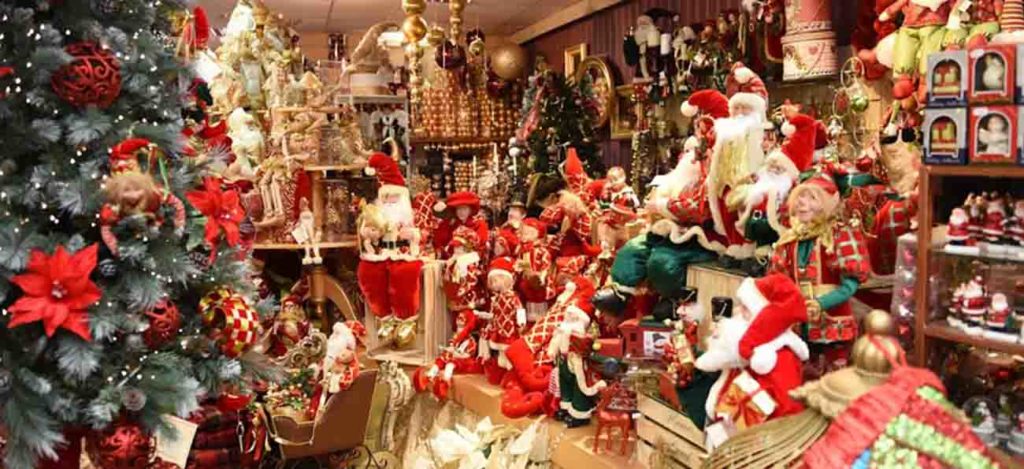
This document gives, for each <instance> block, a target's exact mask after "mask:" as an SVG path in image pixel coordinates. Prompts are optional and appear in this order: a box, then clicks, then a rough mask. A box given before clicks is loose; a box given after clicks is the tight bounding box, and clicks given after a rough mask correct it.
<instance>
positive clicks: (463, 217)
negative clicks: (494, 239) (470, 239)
mask: <svg viewBox="0 0 1024 469" xmlns="http://www.w3.org/2000/svg"><path fill="white" fill-rule="evenodd" d="M434 209H435V210H437V211H439V212H440V211H445V212H447V214H448V217H447V218H445V219H444V220H441V223H440V224H439V225H438V227H437V231H435V232H434V249H435V250H436V251H437V252H438V253H439V254H442V255H441V256H440V257H441V258H442V259H447V258H448V256H450V255H451V253H450V252H447V251H446V250H445V248H446V247H447V246H448V245H449V244H448V243H449V242H450V241H451V239H452V236H453V234H454V233H455V230H456V229H458V228H459V227H461V226H464V227H467V228H469V229H470V230H472V231H474V232H476V236H477V238H476V239H477V248H478V250H479V252H480V254H481V258H484V257H485V255H486V254H487V246H488V236H489V229H488V227H487V220H486V219H485V218H484V215H483V214H482V213H480V197H477V195H476V194H474V193H472V192H469V191H461V192H455V193H452V194H451V195H449V196H448V199H447V200H446V201H445V202H438V203H437V204H435V206H434Z"/></svg>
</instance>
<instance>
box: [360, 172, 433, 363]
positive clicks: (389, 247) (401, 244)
mask: <svg viewBox="0 0 1024 469" xmlns="http://www.w3.org/2000/svg"><path fill="white" fill-rule="evenodd" d="M366 172H367V174H369V175H371V176H374V175H375V176H376V177H377V181H378V184H379V187H378V189H377V199H376V200H375V201H374V202H373V204H372V206H373V208H372V209H370V210H372V211H373V212H376V213H379V215H380V216H379V217H377V216H375V217H374V218H382V221H383V225H384V230H383V233H382V234H379V233H367V234H368V235H373V236H370V238H376V241H374V242H373V244H374V246H372V248H373V253H372V255H368V256H361V259H360V261H359V266H358V267H357V269H356V279H357V280H358V283H359V290H360V292H362V294H363V298H364V299H365V300H366V303H367V305H368V306H369V308H370V312H372V313H373V315H374V316H375V317H377V320H378V321H379V323H378V327H377V337H378V339H379V340H380V342H381V343H382V344H395V345H397V346H399V347H402V346H407V345H409V344H411V343H412V342H413V341H414V340H415V337H416V319H417V318H418V317H419V309H420V271H421V270H422V268H423V261H422V260H420V257H419V255H420V231H419V230H418V229H416V225H415V223H414V222H415V220H414V216H413V211H412V203H411V202H410V200H409V189H408V188H407V187H405V178H404V177H402V173H401V171H400V170H399V169H398V163H397V162H395V160H393V159H391V157H390V156H388V155H385V154H383V153H375V154H373V155H371V156H370V159H369V162H368V163H367V167H366ZM360 234H361V235H362V233H360ZM378 235H379V236H378Z"/></svg>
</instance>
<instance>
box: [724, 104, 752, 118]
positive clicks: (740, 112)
mask: <svg viewBox="0 0 1024 469" xmlns="http://www.w3.org/2000/svg"><path fill="white" fill-rule="evenodd" d="M729 113H730V114H732V115H733V117H739V116H749V115H751V114H753V113H754V108H752V107H750V106H748V105H747V104H746V103H734V104H733V105H732V106H731V107H730V108H729Z"/></svg>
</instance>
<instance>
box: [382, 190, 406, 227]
mask: <svg viewBox="0 0 1024 469" xmlns="http://www.w3.org/2000/svg"><path fill="white" fill-rule="evenodd" d="M376 205H377V207H379V208H380V212H381V214H382V215H383V216H384V219H385V220H387V221H388V225H390V226H411V225H412V224H413V219H414V215H413V211H412V203H411V202H410V201H409V197H408V196H402V199H401V200H399V201H398V202H395V203H391V204H388V203H385V202H384V201H382V200H381V199H379V198H378V199H377V202H376Z"/></svg>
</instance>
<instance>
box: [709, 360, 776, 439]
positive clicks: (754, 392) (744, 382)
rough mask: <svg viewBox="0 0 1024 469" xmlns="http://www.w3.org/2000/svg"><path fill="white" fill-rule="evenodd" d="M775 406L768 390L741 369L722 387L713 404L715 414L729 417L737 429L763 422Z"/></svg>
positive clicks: (773, 410) (720, 416)
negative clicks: (716, 400)
mask: <svg viewBox="0 0 1024 469" xmlns="http://www.w3.org/2000/svg"><path fill="white" fill-rule="evenodd" d="M776 406H777V403H776V402H775V399H773V398H772V396H771V395H769V394H768V391H766V390H764V389H763V388H761V384H760V383H758V382H757V380H756V379H754V377H753V376H751V375H750V373H749V372H747V371H746V370H743V371H741V372H739V373H738V374H735V376H734V377H733V378H732V379H731V380H730V381H727V382H726V383H725V386H723V387H722V391H721V394H720V395H719V397H718V402H717V403H716V404H715V414H716V415H717V416H718V417H719V418H727V419H729V420H730V421H731V422H732V424H733V425H735V427H736V428H737V429H739V430H742V429H744V428H750V427H753V426H755V425H759V424H761V423H764V422H765V421H766V420H768V417H769V416H770V415H772V413H774V412H775V407H776Z"/></svg>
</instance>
